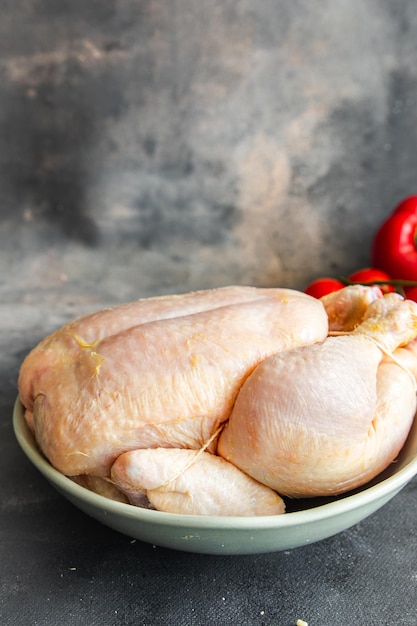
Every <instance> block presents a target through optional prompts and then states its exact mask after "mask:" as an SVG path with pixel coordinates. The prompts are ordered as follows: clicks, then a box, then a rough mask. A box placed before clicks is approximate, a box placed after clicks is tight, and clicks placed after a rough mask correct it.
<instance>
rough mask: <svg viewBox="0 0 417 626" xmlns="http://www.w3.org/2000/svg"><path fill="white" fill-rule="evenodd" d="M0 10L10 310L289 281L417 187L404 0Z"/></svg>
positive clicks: (350, 257) (415, 93)
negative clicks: (35, 304) (39, 303)
mask: <svg viewBox="0 0 417 626" xmlns="http://www.w3.org/2000/svg"><path fill="white" fill-rule="evenodd" d="M0 15H1V19H0V76H1V80H0V201H1V204H0V211H1V221H0V228H1V249H0V267H1V268H2V273H1V278H0V280H1V284H0V297H1V299H2V300H3V302H4V301H7V300H10V301H16V299H17V300H20V301H22V302H26V303H30V302H31V301H34V302H36V301H39V300H42V299H43V300H44V301H45V302H46V301H51V303H53V302H55V301H57V300H59V301H60V302H61V303H62V302H65V301H77V299H78V297H80V296H81V297H82V298H84V302H85V301H88V302H90V301H91V303H92V304H93V303H95V302H96V301H97V302H98V301H99V300H100V301H103V300H109V301H113V300H116V301H117V300H130V299H134V298H137V297H140V296H146V295H151V294H157V293H163V292H172V291H184V290H188V289H195V288H202V287H210V286H217V285H222V284H227V283H241V284H243V283H246V284H255V285H262V286H273V285H286V286H292V287H299V288H302V287H303V286H304V285H305V284H306V282H308V281H309V280H310V279H312V278H314V277H316V276H317V275H320V274H323V273H325V274H328V273H331V274H333V275H340V274H346V273H348V272H349V271H351V270H353V269H355V268H358V267H360V266H363V265H366V264H368V262H369V246H370V242H371V238H372V235H373V233H374V231H375V229H376V227H377V225H378V224H379V222H380V221H381V220H382V219H384V217H385V216H386V215H387V214H388V212H389V211H390V210H391V209H392V207H393V205H394V204H395V203H396V202H397V201H399V200H400V199H401V198H402V197H403V196H405V195H407V194H409V193H415V192H416V191H417V188H416V187H417V185H416V158H415V157H416V145H417V142H416V140H417V63H416V59H417V38H416V36H415V32H416V27H417V4H416V3H415V2H414V1H413V0H404V1H401V0H400V1H397V0H391V1H390V0H338V1H337V2H334V1H332V0H320V1H318V0H294V1H292V2H285V1H284V0H262V2H253V1H252V0H233V1H232V0H223V1H221V2H220V1H216V0H205V1H203V2H194V1H193V0H175V1H169V0H168V1H167V2H163V1H162V0H153V1H152V0H151V1H145V0H113V1H111V0H88V1H86V0H73V1H71V2H66V1H65V2H64V1H61V2H57V1H56V0H22V1H21V2H19V3H14V2H9V1H7V0H0ZM40 294H41V295H40ZM86 299H87V300H86Z"/></svg>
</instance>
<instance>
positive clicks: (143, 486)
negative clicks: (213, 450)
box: [111, 448, 285, 516]
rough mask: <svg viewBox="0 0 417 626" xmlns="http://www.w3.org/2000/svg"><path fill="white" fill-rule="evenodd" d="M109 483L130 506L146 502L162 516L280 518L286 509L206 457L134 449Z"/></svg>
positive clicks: (187, 452) (123, 457) (204, 454)
mask: <svg viewBox="0 0 417 626" xmlns="http://www.w3.org/2000/svg"><path fill="white" fill-rule="evenodd" d="M111 478H112V481H113V482H114V484H115V485H116V486H117V487H118V489H120V490H121V491H122V492H123V493H125V494H126V496H127V497H128V498H129V501H130V502H131V503H132V504H136V505H139V506H144V504H145V502H144V498H146V500H147V501H148V503H149V504H150V505H151V506H153V507H154V508H155V509H157V510H158V511H165V512H168V513H181V514H186V515H222V516H225V515H226V516H229V515H237V516H256V515H279V514H281V513H284V512H285V505H284V501H283V500H282V498H280V497H279V496H278V495H277V494H276V493H275V492H274V491H273V490H272V489H269V488H268V487H265V486H264V485H261V484H260V483H258V482H257V481H255V480H253V478H249V476H246V474H244V473H243V472H241V471H240V470H238V469H237V468H236V467H234V465H232V464H231V463H228V462H227V461H225V460H224V459H222V458H221V457H218V456H215V455H213V454H210V453H208V452H200V451H194V450H180V449H165V448H158V449H155V450H150V449H148V450H135V451H133V452H126V453H125V454H122V455H120V457H119V458H118V459H117V460H116V461H115V463H114V465H113V467H112V471H111Z"/></svg>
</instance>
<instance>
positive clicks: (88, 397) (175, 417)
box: [19, 287, 328, 477]
mask: <svg viewBox="0 0 417 626" xmlns="http://www.w3.org/2000/svg"><path fill="white" fill-rule="evenodd" d="M219 291H220V290H216V291H215V293H213V292H210V291H209V292H197V293H196V294H194V295H193V294H191V295H185V296H174V297H168V298H166V299H165V298H163V299H152V301H146V300H145V301H141V302H139V303H137V305H128V306H127V308H126V307H122V309H121V312H120V320H118V317H119V316H118V312H117V310H116V309H113V310H110V311H108V310H107V311H104V312H103V313H102V314H100V313H97V314H94V315H92V316H89V317H87V318H83V319H81V320H79V321H77V322H75V323H73V324H69V325H68V326H65V327H64V328H62V329H61V330H59V331H57V332H56V333H54V334H53V335H52V336H50V337H49V338H47V339H46V340H44V341H43V342H42V343H41V344H40V345H39V346H38V347H37V348H35V349H34V351H33V352H32V353H31V354H30V355H29V356H28V357H27V359H26V360H25V362H24V363H23V365H22V368H21V372H20V377H19V391H20V397H21V399H22V402H23V404H24V405H25V407H26V419H27V422H28V424H29V425H30V427H31V428H32V430H33V432H34V434H35V437H36V440H37V442H38V444H39V445H40V447H41V449H42V450H43V452H44V454H45V455H46V456H47V458H48V459H49V460H50V462H51V463H52V464H53V465H54V466H55V467H56V468H57V469H58V470H59V471H61V472H62V473H64V474H66V475H69V476H76V475H82V474H89V475H91V476H96V477H108V476H109V474H110V468H111V466H112V464H113V463H114V461H115V460H116V458H117V457H118V456H119V455H120V454H122V453H124V452H127V451H130V450H135V449H138V448H157V447H166V448H168V447H175V448H194V449H199V448H201V447H204V446H206V445H207V442H209V441H210V440H211V439H213V445H214V438H215V436H216V433H217V431H218V429H219V427H221V425H222V424H223V423H224V422H225V421H226V420H227V419H228V417H229V415H230V412H231V409H232V407H233V404H234V401H235V399H236V396H237V393H238V391H239V389H240V387H241V385H242V383H243V381H244V380H245V379H246V378H247V376H248V375H249V374H250V372H251V371H252V370H253V368H254V367H255V366H256V365H257V364H258V363H260V362H261V361H262V360H264V359H265V358H266V357H267V356H269V355H271V354H273V353H277V352H280V351H281V350H289V349H291V348H296V347H298V346H302V345H305V344H310V343H313V342H316V341H320V340H322V339H324V337H325V336H326V335H327V329H328V321H327V315H326V313H325V310H324V307H323V305H322V304H321V303H320V302H319V301H318V300H315V299H314V298H311V297H309V296H306V295H305V294H302V293H300V292H296V291H292V290H287V289H270V290H256V289H253V288H238V287H231V288H228V289H225V290H221V291H220V293H219ZM194 299H195V301H194ZM230 301H231V302H230ZM213 445H212V448H213Z"/></svg>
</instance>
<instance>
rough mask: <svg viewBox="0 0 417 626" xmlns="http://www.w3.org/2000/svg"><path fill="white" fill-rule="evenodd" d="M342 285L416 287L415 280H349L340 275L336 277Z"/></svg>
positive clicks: (416, 281)
mask: <svg viewBox="0 0 417 626" xmlns="http://www.w3.org/2000/svg"><path fill="white" fill-rule="evenodd" d="M338 280H340V282H341V283H343V284H344V285H346V286H347V285H365V287H368V286H372V285H391V286H392V287H417V280H401V279H396V278H392V279H390V280H364V281H359V280H349V279H348V278H344V277H343V276H341V277H340V278H338Z"/></svg>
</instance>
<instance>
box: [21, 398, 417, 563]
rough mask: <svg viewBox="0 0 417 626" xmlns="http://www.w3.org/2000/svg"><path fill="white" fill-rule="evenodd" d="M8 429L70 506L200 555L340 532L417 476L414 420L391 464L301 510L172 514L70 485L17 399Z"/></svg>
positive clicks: (296, 543)
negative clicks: (260, 514) (371, 478)
mask: <svg viewBox="0 0 417 626" xmlns="http://www.w3.org/2000/svg"><path fill="white" fill-rule="evenodd" d="M13 425H14V431H15V434H16V437H17V440H18V442H19V444H20V446H21V448H22V450H23V452H24V453H25V454H26V456H27V457H28V458H29V460H30V461H31V462H32V463H33V465H35V467H36V468H37V469H38V470H39V471H40V472H41V473H42V474H43V475H44V476H45V478H46V479H47V480H48V481H49V482H50V483H51V484H52V485H53V486H54V487H55V488H56V489H57V490H58V491H59V492H60V493H61V494H62V495H63V496H65V497H66V498H67V499H68V500H69V501H70V502H72V503H73V504H74V505H75V506H76V507H78V508H79V509H81V510H82V511H83V512H84V513H86V514H87V515H90V516H91V517H93V518H95V519H96V520H98V521H99V522H101V523H102V524H105V525H106V526H109V527H110V528H113V529H115V530H117V531H119V532H121V533H124V534H125V535H128V536H130V537H133V538H135V539H139V540H141V541H145V542H148V543H150V544H154V545H158V546H163V547H166V548H172V549H174V550H182V551H186V552H197V553H205V554H257V553H263V552H275V551H279V550H288V549H290V548H296V547H300V546H303V545H306V544H309V543H313V542H315V541H320V540H321V539H325V538H327V537H330V536H332V535H335V534H336V533H338V532H341V531H343V530H345V529H347V528H349V527H350V526H353V525H354V524H356V523H357V522H359V521H361V520H363V519H364V518H366V517H367V516H368V515H370V514H371V513H373V512H374V511H376V510H377V509H379V508H380V507H382V506H383V505H384V504H385V503H386V502H388V501H389V500H390V499H391V498H393V497H394V496H395V495H396V494H397V493H398V492H399V491H400V490H401V489H402V488H403V487H404V486H405V485H406V484H407V483H408V482H409V481H410V480H411V479H412V478H413V476H415V474H417V422H415V423H414V426H413V428H412V431H411V433H410V435H409V437H408V440H407V442H406V445H405V447H404V448H403V450H402V452H401V454H400V456H399V459H398V460H397V462H395V463H393V464H392V465H391V466H390V467H389V468H388V470H386V471H385V472H384V473H383V474H381V475H380V476H379V477H378V478H377V479H376V480H374V481H373V482H372V483H370V484H368V485H366V486H365V487H363V488H362V489H360V490H357V491H355V492H354V493H350V494H347V495H345V496H343V497H338V498H334V499H331V500H330V501H329V499H328V500H327V501H324V500H309V501H304V502H299V503H297V506H298V507H300V506H302V507H307V508H303V509H301V510H300V509H298V510H294V511H292V512H288V513H285V514H284V515H277V516H268V517H210V516H207V517H206V516H196V515H173V514H171V513H162V512H159V511H153V510H148V509H142V508H138V507H134V506H131V505H129V504H123V503H120V502H114V501H113V500H109V499H108V498H105V497H103V496H100V495H97V494H95V493H93V492H91V491H89V490H88V489H85V488H84V487H80V486H79V485H77V484H75V483H74V482H73V481H71V480H70V479H69V478H66V477H65V476H64V475H63V474H61V473H60V472H58V471H57V470H56V469H54V468H53V467H52V465H51V464H50V463H49V462H48V461H47V460H46V459H45V457H44V456H43V455H42V454H41V452H40V451H39V449H38V447H37V445H36V443H35V441H34V438H33V436H32V434H31V432H30V431H29V429H28V427H27V425H26V422H25V420H24V417H23V407H22V405H21V403H20V401H19V399H17V401H16V404H15V407H14V414H13Z"/></svg>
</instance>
